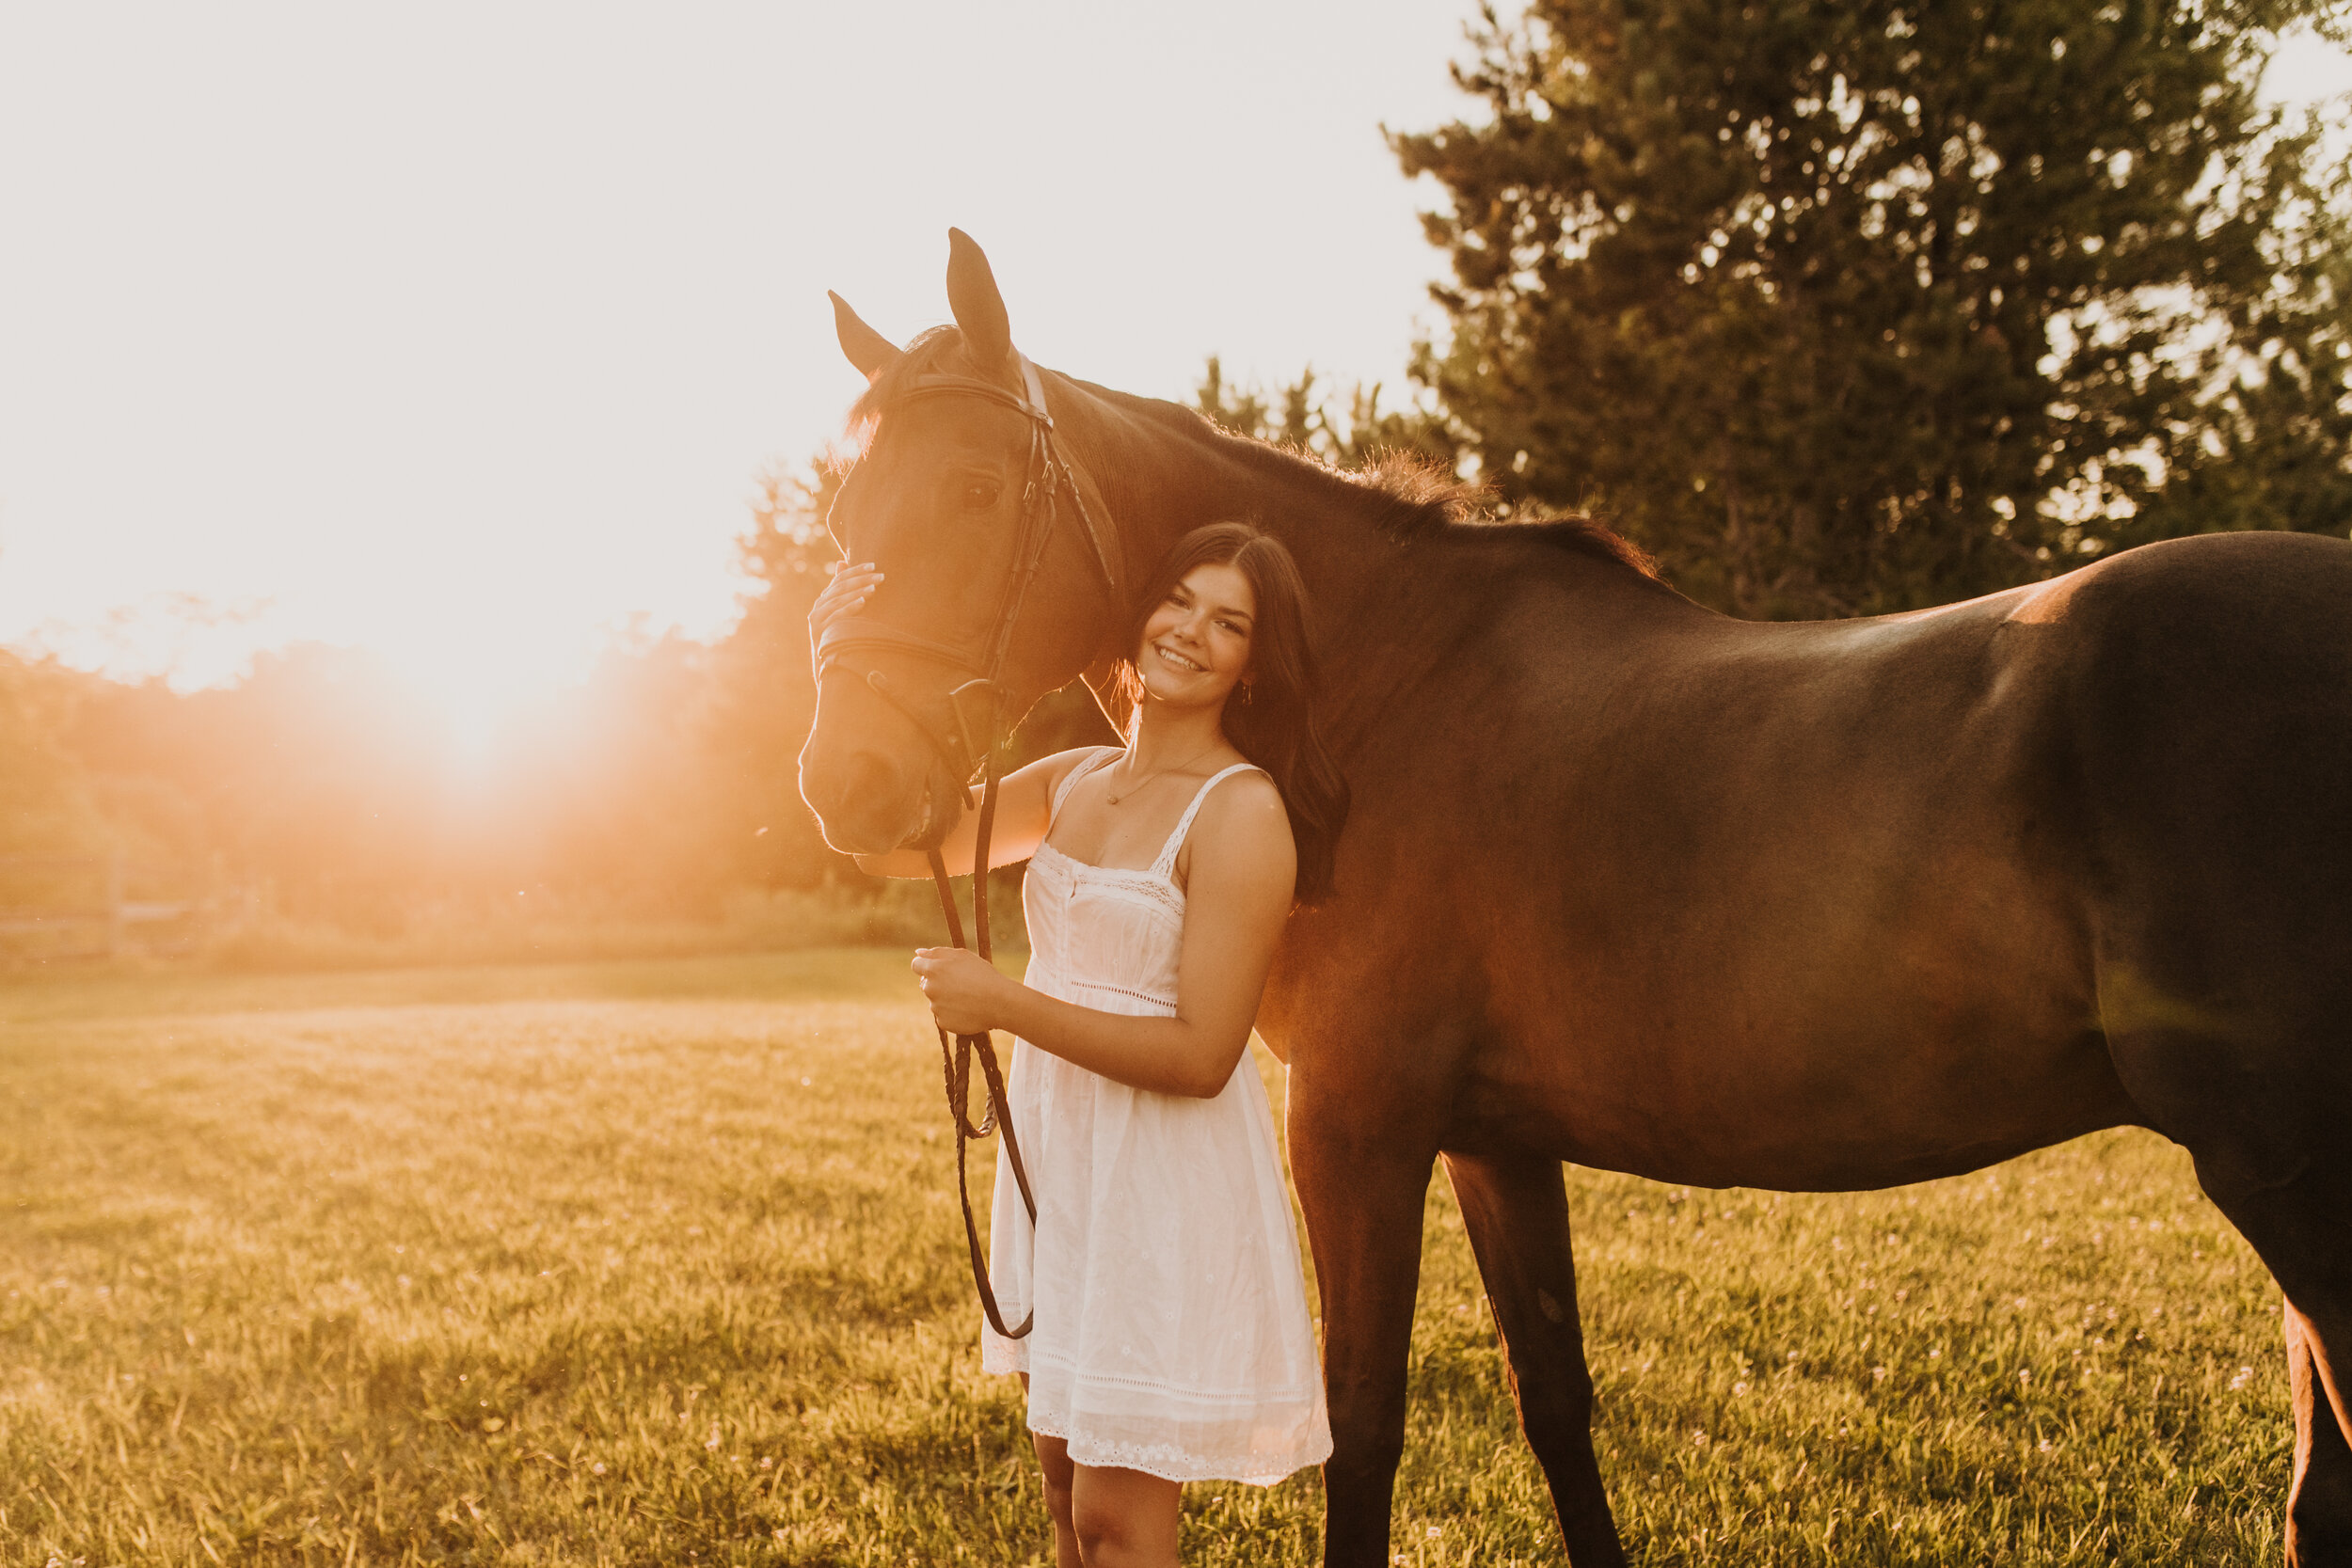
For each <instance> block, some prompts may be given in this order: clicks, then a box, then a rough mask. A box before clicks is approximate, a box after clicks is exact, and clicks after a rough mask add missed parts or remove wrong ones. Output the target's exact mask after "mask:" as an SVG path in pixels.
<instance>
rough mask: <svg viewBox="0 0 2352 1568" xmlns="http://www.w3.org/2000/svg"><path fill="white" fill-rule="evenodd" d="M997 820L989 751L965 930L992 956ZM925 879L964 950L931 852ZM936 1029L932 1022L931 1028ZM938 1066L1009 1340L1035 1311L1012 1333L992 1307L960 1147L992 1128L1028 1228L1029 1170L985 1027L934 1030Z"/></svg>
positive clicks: (979, 1279) (1030, 1322)
mask: <svg viewBox="0 0 2352 1568" xmlns="http://www.w3.org/2000/svg"><path fill="white" fill-rule="evenodd" d="M995 819H996V751H995V749H994V748H991V749H990V751H989V754H988V782H987V784H984V785H983V786H982V787H981V790H980V820H979V824H978V827H979V840H978V843H977V846H976V847H975V848H974V849H973V852H972V929H973V935H974V936H975V937H976V938H977V941H976V942H974V943H973V950H974V951H975V952H977V953H978V954H979V956H980V957H981V958H991V954H990V951H989V934H988V838H989V830H990V829H991V828H992V827H993V826H994V824H995ZM930 862H931V881H932V884H933V885H934V886H936V887H937V888H938V889H939V908H940V911H941V912H942V913H943V914H945V915H946V917H947V940H948V941H949V942H952V943H953V944H954V945H956V946H958V947H961V946H963V945H964V941H963V920H962V917H961V915H960V914H959V913H958V911H957V910H956V895H955V891H954V889H953V888H951V887H950V886H949V885H948V881H947V863H946V861H945V860H943V859H941V857H940V853H939V851H938V850H936V849H933V850H931V851H930ZM934 1027H936V1025H934ZM975 1053H977V1055H978V1056H979V1058H980V1075H981V1077H982V1078H983V1079H984V1080H985V1081H986V1083H987V1085H988V1108H987V1109H986V1110H985V1111H983V1112H981V1113H980V1121H979V1125H978V1126H977V1127H976V1126H974V1125H973V1124H972V1119H971V1106H972V1099H971V1086H972V1057H973V1056H974V1054H975ZM939 1065H940V1069H941V1071H942V1073H943V1074H944V1075H945V1076H946V1080H947V1114H948V1115H949V1116H950V1117H953V1118H954V1119H955V1124H956V1196H957V1197H958V1199H960V1200H961V1202H962V1204H963V1240H964V1244H965V1246H966V1247H968V1248H969V1249H970V1250H971V1254H972V1283H973V1284H974V1285H975V1286H976V1287H977V1288H978V1290H979V1292H980V1310H981V1311H983V1312H985V1313H987V1314H988V1326H989V1327H991V1328H993V1329H994V1330H995V1331H996V1332H997V1333H998V1334H1001V1335H1003V1336H1004V1337H1005V1338H1008V1339H1019V1338H1025V1337H1026V1336H1027V1334H1028V1332H1029V1330H1030V1329H1031V1328H1033V1327H1034V1326H1036V1323H1037V1308H1036V1307H1035V1306H1032V1307H1030V1308H1029V1314H1028V1316H1027V1317H1025V1318H1023V1319H1022V1320H1021V1325H1020V1326H1019V1327H1018V1328H1007V1327H1006V1326H1005V1315H1004V1312H1003V1310H1002V1309H1001V1308H999V1307H997V1305H996V1291H995V1288H994V1287H993V1286H992V1285H991V1284H990V1283H989V1278H988V1263H987V1260H986V1259H983V1258H982V1257H981V1256H980V1227H979V1224H978V1222H977V1221H976V1220H975V1219H974V1218H973V1217H972V1189H971V1186H970V1184H969V1180H970V1179H969V1177H968V1175H967V1173H966V1170H965V1162H964V1148H963V1146H964V1145H965V1144H967V1143H970V1142H972V1141H973V1140H975V1139H980V1138H986V1137H987V1136H988V1135H989V1133H990V1132H992V1131H995V1132H1003V1133H1004V1135H1005V1154H1006V1156H1007V1158H1008V1160H1009V1163H1010V1164H1011V1165H1012V1178H1013V1180H1015V1181H1017V1182H1018V1183H1020V1186H1021V1203H1022V1206H1023V1207H1024V1208H1025V1209H1026V1210H1028V1212H1029V1223H1030V1224H1031V1225H1032V1226H1034V1225H1035V1224H1037V1198H1036V1196H1035V1195H1034V1194H1032V1193H1031V1192H1030V1191H1029V1172H1028V1167H1027V1166H1026V1165H1025V1164H1023V1163H1022V1160H1021V1140H1020V1138H1019V1137H1018V1136H1017V1135H1015V1133H1014V1132H1013V1130H1012V1107H1011V1106H1010V1105H1009V1104H1008V1103H1007V1102H1006V1100H1005V1075H1004V1073H1003V1072H1002V1071H1000V1070H999V1069H998V1068H997V1065H996V1042H995V1040H994V1038H993V1037H992V1036H990V1035H989V1033H988V1032H987V1031H985V1030H983V1031H981V1032H980V1033H979V1034H977V1035H958V1036H957V1037H955V1045H954V1047H953V1048H952V1049H950V1048H949V1046H948V1043H947V1031H946V1030H945V1029H940V1030H939Z"/></svg>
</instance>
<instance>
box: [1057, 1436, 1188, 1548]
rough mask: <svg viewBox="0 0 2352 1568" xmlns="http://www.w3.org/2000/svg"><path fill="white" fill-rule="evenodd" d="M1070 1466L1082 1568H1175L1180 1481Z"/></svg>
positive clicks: (1073, 1516) (1073, 1515)
mask: <svg viewBox="0 0 2352 1568" xmlns="http://www.w3.org/2000/svg"><path fill="white" fill-rule="evenodd" d="M1041 1441H1042V1439H1041ZM1071 1469H1072V1471H1073V1475H1072V1479H1071V1487H1070V1513H1071V1519H1072V1522H1073V1524H1074V1525H1075V1526H1076V1527H1077V1535H1078V1556H1079V1558H1080V1560H1082V1561H1083V1563H1084V1564H1085V1568H1176V1524H1177V1519H1178V1517H1179V1513H1180V1512H1181V1509H1182V1506H1183V1503H1184V1486H1183V1485H1182V1484H1181V1483H1180V1482H1177V1481H1163V1480H1161V1479H1160V1478H1159V1477H1158V1476H1150V1475H1146V1474H1144V1473H1143V1472H1142V1471H1141V1470H1115V1469H1108V1468H1103V1469H1097V1468H1096V1467H1095V1466H1093V1465H1072V1466H1071ZM1065 1568H1067V1565H1065Z"/></svg>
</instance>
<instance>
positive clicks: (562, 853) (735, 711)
mask: <svg viewBox="0 0 2352 1568" xmlns="http://www.w3.org/2000/svg"><path fill="white" fill-rule="evenodd" d="M831 483H832V482H831V478H830V476H827V475H823V474H821V473H805V474H804V473H795V472H790V471H786V470H777V471H775V472H771V473H770V474H769V475H767V476H765V477H764V478H763V481H762V493H761V497H760V499H759V500H758V502H757V503H756V505H755V508H754V516H753V520H752V524H751V527H750V528H749V529H748V530H747V531H746V532H745V533H744V535H743V537H742V539H741V541H740V548H741V558H742V563H743V566H744V568H745V569H746V571H747V573H748V575H749V577H750V578H751V579H752V588H751V590H750V592H749V593H747V594H746V595H745V597H744V602H743V614H742V617H741V619H740V621H739V623H738V625H737V626H735V628H734V629H733V630H732V631H731V632H729V633H728V634H727V635H725V636H724V637H723V638H720V639H718V640H717V641H712V642H707V643H706V642H700V641H693V640H691V639H688V638H685V637H681V636H677V635H675V634H672V635H666V636H663V637H660V638H658V639H653V640H650V641H644V642H642V643H639V644H637V645H628V646H616V647H614V648H612V649H611V650H610V651H608V652H607V653H606V654H605V655H604V656H603V657H602V658H601V659H600V660H599V661H598V663H597V664H596V668H595V669H594V670H593V671H592V672H590V673H589V674H588V675H587V676H586V678H585V679H584V680H582V681H581V682H580V684H579V685H578V686H577V687H575V688H574V689H571V690H569V691H567V692H565V693H564V695H563V696H562V698H561V699H560V700H559V701H557V702H556V703H554V704H552V705H549V706H548V707H546V708H545V709H543V710H540V711H538V712H535V713H533V714H532V715H531V716H530V717H529V718H528V719H527V720H525V721H521V722H520V723H519V725H518V727H516V728H515V729H513V730H511V731H509V732H508V733H506V734H504V735H502V736H499V737H498V738H497V740H496V742H495V744H494V746H493V747H492V749H491V751H490V752H489V754H488V755H487V756H486V757H484V758H479V759H460V758H458V757H457V756H455V755H454V754H453V747H452V743H451V737H450V736H449V733H448V731H447V729H446V727H445V726H444V725H443V724H442V723H441V722H440V721H439V720H438V718H437V716H436V715H435V714H433V713H432V712H431V711H429V710H428V709H427V708H425V707H424V706H423V705H421V703H420V701H419V699H418V698H417V697H415V696H414V695H412V694H411V693H409V692H407V691H406V690H405V689H403V688H402V686H401V685H400V684H399V683H398V682H397V681H396V680H395V679H394V678H393V676H392V675H391V673H389V671H388V670H387V669H386V667H385V666H384V665H383V664H382V662H381V661H379V660H378V659H376V658H375V657H373V655H371V654H369V653H368V652H366V651H364V650H358V649H349V648H339V647H332V646H327V645H325V644H319V643H302V644H296V645H294V646H292V647H288V648H284V649H280V650H277V651H273V652H268V653H263V654H262V655H260V656H258V657H256V658H255V659H254V661H253V663H252V665H251V666H250V668H249V669H248V671H247V672H246V673H245V674H244V675H243V677H242V678H240V679H238V680H236V681H235V682H233V683H231V684H230V685H228V686H225V687H220V688H215V689H205V690H199V691H192V692H180V691H175V690H173V689H171V688H170V687H169V686H168V685H167V684H166V683H165V682H164V681H162V680H161V679H156V680H151V681H146V682H140V683H126V682H122V681H117V680H110V679H107V678H105V677H104V676H102V675H97V674H91V673H85V672H81V671H75V670H71V669H67V668H64V667H62V666H60V665H57V664H56V663H54V662H40V661H34V660H30V659H27V658H24V657H20V656H16V655H10V654H7V653H0V909H7V908H10V907H14V908H16V909H19V910H23V909H24V908H26V907H35V906H41V905H49V906H53V907H54V906H60V905H63V906H72V905H75V904H77V903H87V901H88V900H89V899H90V898H91V897H92V896H94V891H95V890H94V888H93V886H92V883H93V878H92V877H89V876H85V877H83V878H82V879H80V881H79V883H78V884H76V882H75V879H73V878H72V877H71V876H69V875H66V874H65V873H64V872H63V871H61V869H60V867H61V865H62V864H63V863H62V862H61V860H60V857H68V856H76V855H79V856H85V857H87V859H88V861H89V862H90V863H91V864H92V865H93V866H95V865H99V864H103V863H104V861H105V859H106V858H107V857H115V856H127V857H128V858H129V860H130V861H131V863H133V864H134V865H135V866H136V867H138V868H139V873H140V875H141V876H142V877H143V878H145V879H147V881H148V882H149V883H150V884H155V883H158V882H162V883H169V884H172V885H170V886H169V887H168V888H167V889H165V890H164V891H168V892H170V893H172V894H173V895H178V896H188V895H215V896H225V897H231V898H234V899H240V900H243V901H244V902H245V903H246V904H248V905H258V906H259V907H262V908H263V909H265V910H266V911H269V912H271V913H272V914H275V915H277V916H280V917H284V918H287V919H292V920H296V921H310V922H327V923H331V924H334V925H337V926H340V927H345V928H347V929H350V930H352V931H354V932H355V933H361V934H365V933H380V934H385V935H390V934H395V933H398V932H400V931H402V930H405V928H407V927H410V926H412V925H414V924H415V923H416V921H417V920H418V919H419V911H433V910H436V909H440V910H448V911H455V910H464V911H466V912H467V917H468V918H469V919H471V918H475V917H476V916H478V914H479V912H480V911H481V910H482V908H484V907H485V906H489V905H494V904H496V903H497V902H498V901H501V900H516V899H520V900H525V901H528V900H531V899H534V898H535V899H539V900H541V901H542V902H543V903H546V904H552V905H556V906H560V907H563V908H565V909H567V910H570V911H581V910H588V909H594V910H600V911H606V912H607V913H608V914H610V915H611V916H612V917H613V918H616V919H623V918H626V919H643V918H648V917H657V918H658V917H669V918H678V919H689V920H691V919H707V918H713V917H715V916H716V915H717V914H718V913H719V912H720V911H723V910H725V909H728V908H730V907H739V905H740V898H739V895H740V894H741V893H742V892H743V891H744V890H746V889H753V890H761V889H766V890H774V889H797V890H812V889H823V888H825V887H827V886H829V885H831V886H844V885H862V884H863V883H864V882H865V881H866V879H864V878H862V877H861V876H860V875H859V873H858V872H857V871H856V870H855V868H854V867H853V866H852V865H851V864H850V862H849V861H848V860H847V859H846V858H845V857H842V856H839V855H836V854H834V852H833V851H832V850H830V849H829V848H827V847H826V846H825V844H824V841H823V839H822V837H821V836H820V835H819V833H818V830H817V825H816V823H815V821H814V819H813V818H812V817H811V816H810V814H809V812H808V809H807V807H805V806H804V805H803V804H802V802H801V800H800V797H799V792H798V784H797V779H796V759H797V756H798V753H799V751H800V747H801V742H802V739H803V736H804V735H805V734H806V733H807V729H808V724H809V720H810V717H811V714H812V712H813V710H814V706H815V701H816V692H815V688H814V684H813V682H812V680H811V677H810V673H809V658H808V640H807V632H806V626H805V620H806V615H807V610H808V606H809V603H810V601H811V600H812V599H813V598H814V597H815V595H816V593H817V590H818V585H819V584H820V583H821V582H822V581H823V580H824V573H825V568H826V565H827V563H828V562H831V561H832V560H833V559H834V548H833V546H832V543H831V541H830V540H829V539H827V537H826V536H825V533H824V531H823V527H822V520H821V519H822V514H821V507H822V506H823V504H824V503H825V502H826V501H827V500H828V499H830V498H829V496H828V494H827V492H828V491H829V490H830V488H831ZM1101 736H1102V721H1101V720H1100V719H1099V717H1095V716H1093V714H1092V710H1091V706H1090V705H1089V704H1086V703H1085V702H1084V701H1083V698H1082V694H1073V695H1072V696H1068V697H1058V698H1054V699H1049V700H1048V702H1047V704H1046V705H1045V706H1044V707H1043V708H1042V709H1041V712H1040V713H1039V714H1038V715H1037V717H1036V718H1035V720H1034V721H1032V723H1031V724H1030V725H1029V726H1028V727H1027V729H1026V730H1025V732H1024V736H1023V742H1022V743H1023V745H1024V747H1025V750H1028V751H1035V750H1036V749H1037V748H1039V747H1041V746H1052V745H1055V744H1059V743H1061V741H1062V740H1063V739H1064V738H1078V737H1083V738H1100V737H1101ZM69 869H70V868H69ZM151 891H153V889H152V888H151ZM453 918H454V916H453Z"/></svg>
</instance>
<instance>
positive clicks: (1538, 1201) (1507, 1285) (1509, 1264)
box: [1445, 1154, 1625, 1568]
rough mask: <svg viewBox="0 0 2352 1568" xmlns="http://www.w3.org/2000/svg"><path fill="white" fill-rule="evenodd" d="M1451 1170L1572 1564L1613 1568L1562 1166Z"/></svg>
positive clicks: (1534, 1162)
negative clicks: (1594, 1445)
mask: <svg viewBox="0 0 2352 1568" xmlns="http://www.w3.org/2000/svg"><path fill="white" fill-rule="evenodd" d="M1445 1168H1446V1175H1447V1176H1448V1177H1449V1178H1451V1179H1452V1180H1453V1182H1454V1197H1455V1198H1456V1199H1457V1200H1458V1201H1459V1202H1460V1203H1461V1206H1462V1222H1463V1224H1464V1226H1465V1227H1467V1228H1468V1229H1469V1231H1470V1248H1471V1250H1472V1251H1473V1252H1475V1253H1476V1254H1477V1255H1478V1272H1479V1275H1480V1277H1481V1278H1483V1279H1484V1280H1485V1281H1486V1299H1487V1301H1488V1302H1490V1303H1492V1304H1493V1307H1494V1313H1495V1326H1496V1327H1497V1328H1498V1329H1500V1330H1501V1331H1502V1348H1503V1353H1504V1354H1505V1355H1506V1356H1507V1357H1508V1359H1509V1364H1510V1376H1511V1393H1512V1397H1513V1398H1514V1399H1516V1400H1517V1401H1518V1407H1519V1427H1520V1430H1522V1431H1523V1432H1525V1433H1527V1442H1528V1446H1529V1447H1530V1448H1532V1449H1534V1450H1535V1459H1536V1462H1537V1463H1538V1464H1540V1465H1543V1467H1544V1479H1545V1480H1546V1481H1549V1482H1550V1485H1551V1504H1552V1507H1553V1509H1554V1510H1555V1511H1556V1512H1557V1513H1558V1514H1559V1518H1560V1534H1561V1536H1562V1538H1563V1539H1564V1540H1565V1543H1566V1544H1567V1549H1568V1560H1569V1561H1570V1562H1571V1563H1573V1564H1575V1568H1615V1565H1617V1564H1622V1563H1623V1562H1624V1561H1625V1548H1624V1546H1623V1545H1622V1544H1620V1543H1619V1541H1618V1539H1617V1524H1616V1520H1615V1518H1614V1517H1613V1516H1612V1514H1611V1513H1610V1512H1609V1494H1608V1492H1607V1490H1606V1489H1605V1488H1604V1487H1603V1486H1602V1485H1601V1481H1600V1465H1599V1462H1598V1461H1597V1459H1596V1458H1595V1457H1594V1455H1593V1379H1592V1374H1591V1373H1590V1372H1589V1371H1588V1370H1586V1368H1585V1365H1584V1335H1583V1330H1582V1327H1581V1324H1580V1323H1579V1322H1578V1319H1577V1309H1576V1261H1575V1259H1574V1257H1573V1256H1572V1255H1571V1253H1570V1250H1569V1242H1568V1198H1567V1189H1566V1184H1565V1181H1564V1180H1563V1178H1562V1174H1561V1169H1560V1162H1559V1161H1557V1160H1554V1159H1549V1158H1545V1157H1542V1156H1537V1155H1517V1154H1511V1155H1470V1154H1448V1155H1447V1156H1446V1157H1445Z"/></svg>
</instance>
